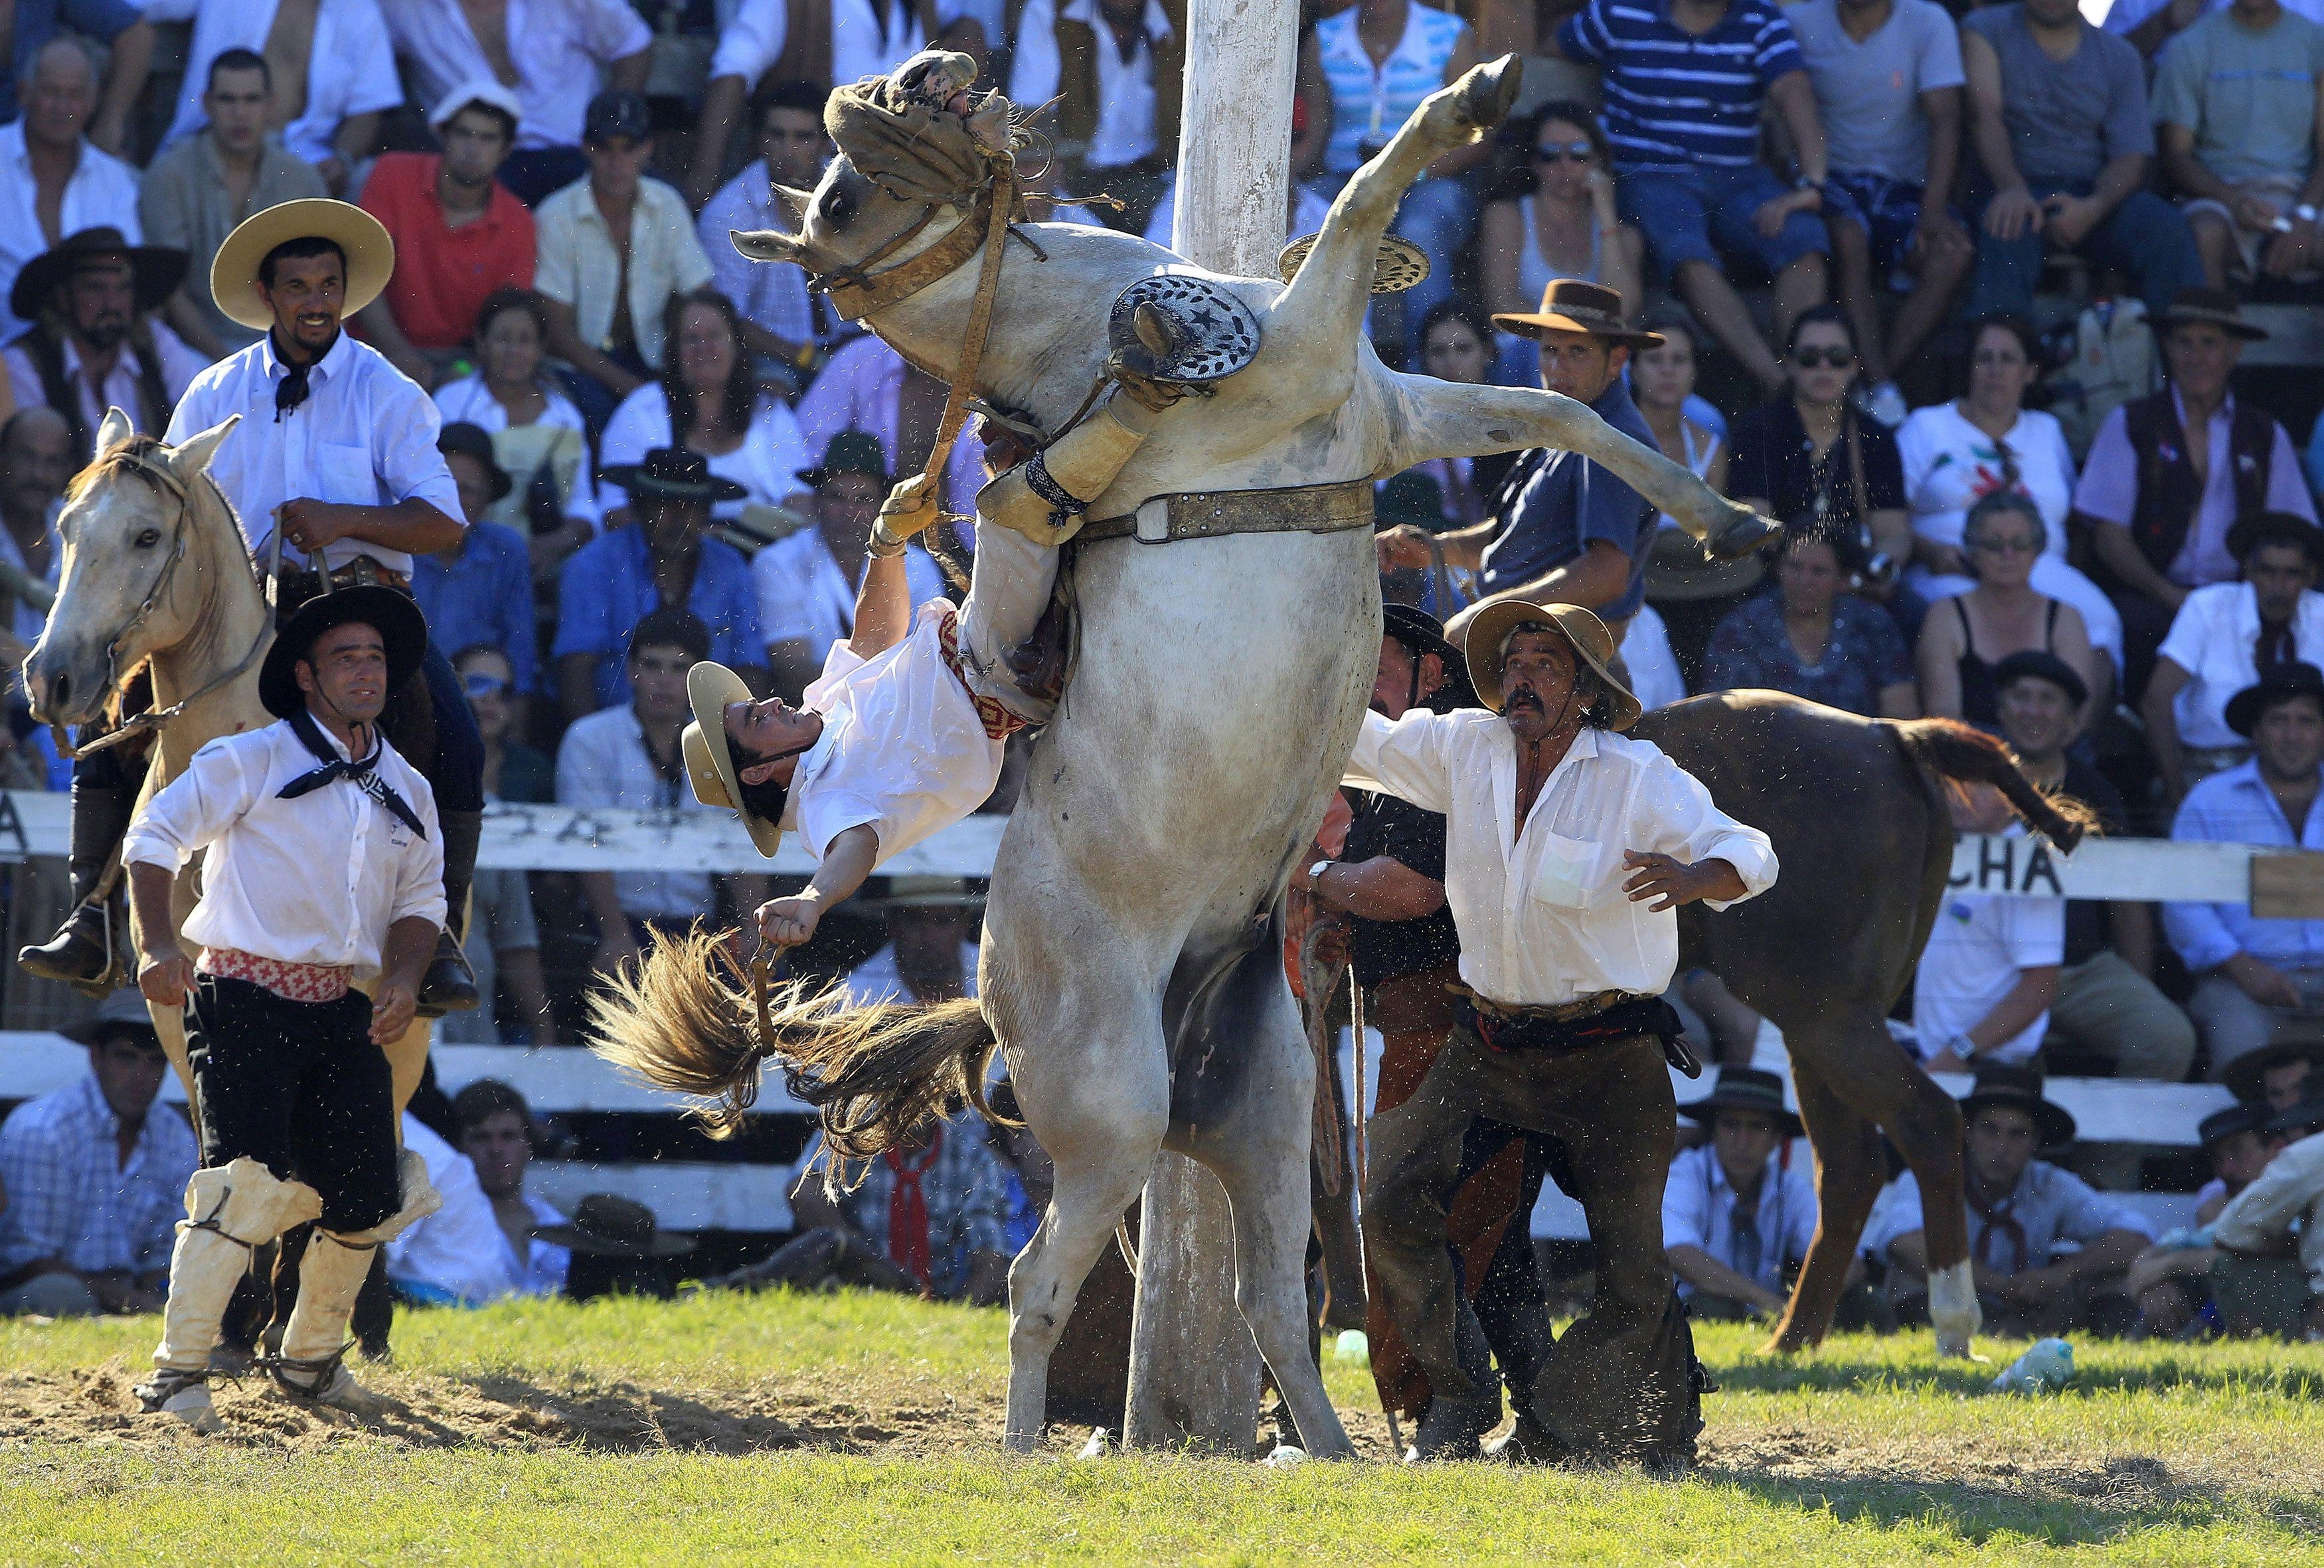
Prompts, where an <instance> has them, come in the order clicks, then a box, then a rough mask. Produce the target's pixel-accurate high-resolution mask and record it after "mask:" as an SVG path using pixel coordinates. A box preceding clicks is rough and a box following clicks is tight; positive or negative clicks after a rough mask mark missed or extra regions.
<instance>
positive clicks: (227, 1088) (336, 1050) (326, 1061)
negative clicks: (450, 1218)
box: [186, 974, 403, 1235]
mask: <svg viewBox="0 0 2324 1568" xmlns="http://www.w3.org/2000/svg"><path fill="white" fill-rule="evenodd" d="M370 1029H371V999H370V998H368V997H366V996H364V994H363V993H362V992H354V991H351V992H348V993H347V994H346V995H345V996H343V997H341V998H340V999H339V1000H338V1001H325V1002H313V1001H290V1000H289V999H287V998H284V997H280V996H277V995H275V994H274V992H271V991H268V990H267V989H266V988H265V987H263V986H260V985H253V984H251V983H250V982H248V981H245V980H235V979H231V978H229V977H227V976H225V975H219V974H204V975H201V976H199V977H198V982H197V983H196V985H195V987H194V1005H193V1017H192V1021H191V1027H190V1028H189V1030H188V1032H187V1038H186V1050H187V1056H188V1058H189V1061H190V1063H191V1065H192V1066H193V1071H194V1093H195V1094H196V1096H197V1097H198V1104H199V1106H200V1110H201V1118H200V1120H201V1129H202V1163H203V1164H204V1165H206V1166H220V1165H226V1164H227V1163H228V1162H230V1161H232V1160H235V1159H237V1158H241V1157H243V1156H244V1155H247V1156H249V1157H250V1158H252V1159H254V1160H256V1161H258V1163H259V1164H261V1165H263V1166H264V1167H266V1168H267V1169H268V1170H269V1171H272V1173H273V1174H274V1176H276V1177H277V1178H279V1179H281V1180H283V1181H300V1182H304V1183H306V1184H307V1185H309V1186H310V1187H312V1188H314V1189H315V1191H316V1193H317V1194H318V1195H319V1196H320V1197H321V1198H322V1200H323V1217H322V1220H321V1224H322V1227H323V1229H325V1230H326V1231H337V1232H339V1233H341V1234H343V1235H347V1234H353V1233H355V1232H357V1231H368V1230H370V1229H371V1228H372V1227H373V1226H374V1225H376V1224H379V1223H380V1222H382V1221H383V1220H386V1219H387V1218H388V1217H389V1216H390V1215H392V1214H393V1213H395V1212H396V1211H397V1210H399V1209H401V1207H402V1206H403V1193H402V1184H401V1173H400V1170H399V1164H400V1159H399V1154H398V1148H397V1142H396V1136H395V1128H396V1116H395V1084H394V1080H393V1075H392V1072H391V1071H390V1069H389V1067H388V1062H387V1053H385V1052H384V1051H383V1050H381V1049H380V1048H379V1047H378V1046H376V1045H374V1044H373V1043H372V1038H371V1034H370Z"/></svg>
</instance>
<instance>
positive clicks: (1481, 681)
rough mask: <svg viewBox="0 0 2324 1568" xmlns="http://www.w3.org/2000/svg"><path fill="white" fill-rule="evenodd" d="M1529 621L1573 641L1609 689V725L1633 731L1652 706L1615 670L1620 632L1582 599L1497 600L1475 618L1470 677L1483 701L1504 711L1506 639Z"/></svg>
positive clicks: (1608, 726) (1471, 631) (1472, 634)
mask: <svg viewBox="0 0 2324 1568" xmlns="http://www.w3.org/2000/svg"><path fill="white" fill-rule="evenodd" d="M1527 621H1539V622H1541V623H1544V624H1545V625H1548V626H1553V627H1555V628H1556V629H1557V630H1558V631H1560V632H1563V633H1564V634H1565V640H1566V641H1568V642H1570V643H1572V645H1573V651H1574V653H1575V654H1576V655H1577V656H1578V657H1579V658H1580V659H1581V660H1582V663H1584V664H1586V665H1588V666H1589V667H1590V668H1591V670H1593V671H1594V672H1595V673H1596V674H1597V677H1598V679H1599V681H1600V683H1601V684H1602V685H1603V686H1604V687H1605V688H1606V710H1607V711H1606V727H1607V728H1608V729H1609V730H1627V729H1628V728H1629V727H1630V726H1631V725H1632V724H1637V722H1638V715H1640V714H1642V713H1644V712H1646V709H1645V707H1644V706H1641V705H1640V703H1639V702H1638V699H1637V697H1635V696H1631V695H1630V688H1629V687H1627V686H1625V685H1623V684H1622V682H1621V681H1620V680H1619V679H1618V678H1617V677H1616V676H1615V674H1614V634H1613V633H1612V632H1609V631H1607V630H1606V623H1604V622H1603V621H1600V619H1598V617H1597V616H1595V615H1593V614H1591V613H1590V612H1589V611H1587V610H1585V609H1583V608H1582V606H1581V605H1579V604H1533V603H1531V602H1529V601H1527V600H1524V599H1496V600H1493V601H1492V602H1491V603H1489V604H1487V605H1486V606H1485V607H1484V608H1483V609H1481V610H1480V611H1478V612H1477V614H1476V618H1475V619H1474V620H1472V621H1471V622H1470V623H1469V679H1470V682H1471V684H1472V685H1474V686H1475V687H1476V688H1477V700H1478V701H1480V702H1481V703H1483V704H1484V705H1485V706H1487V707H1489V708H1490V709H1492V710H1493V711H1494V712H1495V713H1499V712H1500V711H1501V644H1502V643H1503V642H1505V641H1508V635H1509V632H1510V631H1511V630H1512V629H1513V628H1515V627H1517V626H1519V625H1521V624H1523V623H1526V622H1527Z"/></svg>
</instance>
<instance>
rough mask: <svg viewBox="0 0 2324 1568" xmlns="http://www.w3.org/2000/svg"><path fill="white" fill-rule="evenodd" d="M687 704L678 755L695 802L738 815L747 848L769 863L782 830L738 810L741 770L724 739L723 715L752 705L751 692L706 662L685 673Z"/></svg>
mask: <svg viewBox="0 0 2324 1568" xmlns="http://www.w3.org/2000/svg"><path fill="white" fill-rule="evenodd" d="M686 700H687V704H688V705H689V706H692V707H693V709H694V719H693V722H691V723H690V724H687V726H686V728H685V729H684V730H683V731H681V732H680V733H679V735H678V751H679V753H680V754H681V755H682V756H683V757H684V758H685V760H686V777H687V783H689V784H690V785H692V786H693V788H694V798H696V800H699V801H701V802H702V804H703V805H705V806H710V807H722V808H724V809H725V810H728V811H733V812H735V813H738V814H739V815H740V816H742V828H743V831H744V832H746V833H748V834H749V835H751V843H752V844H753V845H755V846H756V847H757V849H758V851H759V853H761V854H762V855H766V856H767V857H769V858H770V859H772V858H773V856H774V853H775V852H776V851H777V850H779V849H780V848H781V847H782V843H783V825H782V824H781V823H780V822H779V821H770V820H769V819H768V818H766V817H764V816H760V815H759V814H758V813H756V812H754V811H752V809H751V808H750V807H747V806H745V805H743V804H742V769H741V767H740V766H738V765H737V764H736V762H735V761H734V742H733V737H731V736H730V735H728V734H727V733H726V709H727V708H728V707H729V706H732V705H733V704H735V703H738V702H750V701H752V700H753V698H752V695H751V687H750V686H749V685H748V683H746V682H745V681H744V680H743V679H742V677H741V676H739V675H737V674H735V673H734V672H733V670H731V669H727V668H726V667H725V666H724V665H723V664H715V663H713V662H712V661H711V660H709V659H704V660H703V661H702V662H701V663H699V664H697V665H696V666H695V667H694V668H693V669H689V670H687V672H686Z"/></svg>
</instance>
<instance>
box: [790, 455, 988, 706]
mask: <svg viewBox="0 0 2324 1568" xmlns="http://www.w3.org/2000/svg"><path fill="white" fill-rule="evenodd" d="M798 477H799V478H800V479H802V480H804V481H806V482H807V484H811V485H813V486H814V487H815V504H814V512H815V526H814V527H813V528H802V529H799V530H797V531H795V532H793V533H791V534H789V535H788V536H786V537H785V538H782V539H779V540H776V541H775V542H774V543H773V544H770V545H769V546H768V547H767V548H766V549H762V550H761V551H760V552H759V553H758V554H757V555H756V556H755V557H753V558H752V561H751V576H752V581H753V582H754V583H755V584H756V585H757V587H758V595H759V626H760V629H761V631H763V632H765V633H766V636H767V669H768V678H769V680H770V682H771V683H772V685H773V688H774V691H775V694H776V695H777V696H780V697H781V698H783V700H784V701H786V702H794V703H795V702H798V700H799V698H800V696H801V695H802V694H803V693H805V691H806V690H807V683H808V682H810V681H812V680H814V679H815V678H816V676H818V675H820V674H822V673H823V660H824V656H825V654H827V653H829V652H830V651H831V647H832V644H833V643H835V642H841V641H845V640H846V638H847V636H848V634H849V633H850V632H852V631H853V627H854V620H855V589H856V585H857V584H859V583H861V582H862V580H863V573H864V569H865V567H867V566H868V565H869V564H870V555H869V552H870V549H871V522H872V520H873V519H874V518H876V517H877V516H878V515H879V514H880V503H881V500H882V499H883V498H884V497H885V496H886V495H887V493H888V486H889V483H890V480H889V474H888V466H887V465H886V464H885V463H884V462H882V461H881V456H880V443H879V442H878V441H876V440H874V439H873V438H871V436H869V435H867V434H865V433H864V432H863V431H862V430H843V431H842V432H840V433H839V434H838V435H836V436H834V437H833V438H831V444H830V446H828V447H825V448H824V454H823V461H822V462H821V463H820V464H818V465H817V466H815V467H813V468H802V469H800V470H799V473H798ZM904 579H905V582H906V583H907V585H908V586H909V587H910V590H911V595H912V613H914V614H916V615H917V614H918V613H919V608H920V606H921V605H923V604H927V603H928V602H929V601H931V600H933V599H940V598H942V597H944V591H945V578H944V571H943V568H941V567H938V566H937V565H936V561H935V560H934V559H933V558H930V556H929V555H928V552H927V550H925V549H921V548H920V542H919V540H911V541H910V542H909V543H908V544H907V545H906V546H905V547H904Z"/></svg>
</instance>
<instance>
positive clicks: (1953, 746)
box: [1888, 719, 2098, 852]
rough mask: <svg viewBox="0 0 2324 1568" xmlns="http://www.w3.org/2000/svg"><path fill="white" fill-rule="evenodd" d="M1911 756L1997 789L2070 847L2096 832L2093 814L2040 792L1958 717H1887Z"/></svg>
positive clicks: (2001, 750)
mask: <svg viewBox="0 0 2324 1568" xmlns="http://www.w3.org/2000/svg"><path fill="white" fill-rule="evenodd" d="M1888 724H1889V727H1890V728H1891V729H1893V730H1895V732H1896V738H1897V739H1898V740H1899V741H1901V742H1904V750H1905V752H1907V753H1909V754H1910V755H1911V757H1912V759H1913V761H1915V762H1917V763H1919V764H1920V765H1921V766H1922V767H1923V769H1926V770H1928V771H1929V772H1930V773H1932V774H1933V775H1935V776H1936V777H1937V778H1940V779H1955V780H1958V781H1960V782H1962V783H1969V784H1990V785H1992V786H1993V787H1994V788H1995V789H1998V790H2000V791H2001V793H2002V795H2003V797H2004V798H2006V799H2007V800H2008V802H2009V804H2010V805H2011V806H2013V807H2015V808H2016V811H2017V815H2018V816H2022V817H2024V819H2025V823H2026V826H2029V827H2031V828H2033V830H2034V831H2035V832H2037V833H2040V834H2042V835H2043V836H2045V837H2047V838H2048V839H2049V841H2050V842H2051V843H2052V844H2056V845H2057V846H2058V847H2059V848H2060V849H2061V850H2066V851H2069V852H2070V851H2071V850H2072V849H2073V847H2074V846H2075V845H2076V844H2080V843H2081V841H2082V838H2083V836H2084V835H2087V834H2090V833H2093V832H2096V831H2097V830H2098V814H2097V813H2096V812H2094V811H2092V810H2091V809H2090V808H2089V807H2088V806H2085V805H2084V804H2082V802H2080V801H2079V800H2076V799H2075V798H2072V797H2071V796H2066V795H2044V794H2043V792H2042V791H2041V789H2038V788H2037V787H2036V786H2035V785H2034V783H2033V780H2032V779H2028V778H2027V777H2025V775H2024V773H2022V772H2020V771H2019V770H2018V768H2017V759H2016V758H2015V755H2013V754H2012V753H2011V752H2010V750H2009V748H2008V747H2007V746H2006V745H2004V744H2003V743H2002V742H2000V741H1998V740H1996V739H1995V738H1994V737H1993V736H1991V735H1988V734H1987V733H1985V732H1984V731H1983V730H1980V729H1976V728H1973V727H1972V726H1970V725H1969V724H1962V723H1961V722H1960V720H1958V719H1896V720H1890V721H1888Z"/></svg>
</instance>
